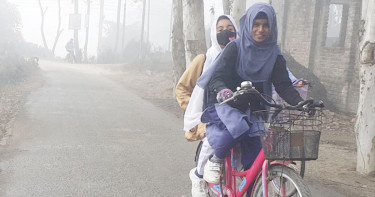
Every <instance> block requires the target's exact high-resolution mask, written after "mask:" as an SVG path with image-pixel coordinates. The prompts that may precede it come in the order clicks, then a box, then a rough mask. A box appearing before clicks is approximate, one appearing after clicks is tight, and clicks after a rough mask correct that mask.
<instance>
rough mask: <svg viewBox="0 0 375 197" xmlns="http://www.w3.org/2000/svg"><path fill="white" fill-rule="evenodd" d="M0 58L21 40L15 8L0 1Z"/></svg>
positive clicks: (2, 0) (18, 18) (19, 23)
mask: <svg viewBox="0 0 375 197" xmlns="http://www.w3.org/2000/svg"><path fill="white" fill-rule="evenodd" d="M0 4H1V6H0V13H1V14H0V29H1V31H0V57H4V56H6V55H8V52H9V50H10V49H14V43H16V42H18V41H20V40H22V38H21V34H20V26H21V18H20V16H19V11H18V10H17V8H16V6H14V5H13V4H11V3H8V2H7V1H5V0H0Z"/></svg>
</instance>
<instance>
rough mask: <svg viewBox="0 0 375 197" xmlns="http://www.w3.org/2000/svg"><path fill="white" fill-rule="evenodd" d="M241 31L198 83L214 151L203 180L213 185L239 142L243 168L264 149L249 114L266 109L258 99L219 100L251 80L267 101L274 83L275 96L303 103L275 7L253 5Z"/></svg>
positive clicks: (241, 22)
mask: <svg viewBox="0 0 375 197" xmlns="http://www.w3.org/2000/svg"><path fill="white" fill-rule="evenodd" d="M240 27H241V29H240V31H239V38H238V39H236V40H234V41H233V42H231V43H229V44H228V45H227V46H226V48H225V49H224V50H223V52H222V53H221V54H220V55H219V56H218V58H217V59H216V61H215V62H214V63H213V65H212V67H211V68H210V69H209V70H207V72H205V73H204V74H203V75H202V76H201V78H200V79H199V80H198V85H199V86H200V87H203V88H205V90H206V92H207V95H206V103H205V104H206V106H207V108H206V109H205V111H204V113H203V115H202V121H203V122H207V126H206V136H207V139H208V142H209V144H210V145H211V146H212V147H213V148H214V155H213V156H212V157H211V158H210V159H209V161H208V162H207V164H206V166H205V168H204V175H203V178H204V179H205V180H206V181H207V182H209V183H213V184H219V182H220V175H221V173H222V162H223V159H224V157H225V156H226V155H227V154H228V151H229V149H230V148H231V147H232V146H233V145H234V144H235V143H236V142H240V143H241V149H242V154H241V155H242V164H243V166H244V168H245V169H247V168H248V167H249V166H251V164H252V163H253V161H254V159H255V157H256V155H257V154H258V152H259V151H260V149H261V143H260V138H259V134H258V132H257V127H255V126H254V125H253V124H252V123H253V122H255V121H257V120H258V119H259V117H257V116H255V115H251V112H252V111H257V110H264V109H265V106H264V105H262V103H261V102H260V100H259V98H257V97H252V98H250V101H249V102H245V103H242V104H237V105H236V106H230V105H228V104H223V105H219V104H218V102H219V103H220V102H222V101H224V100H226V99H228V98H230V97H231V96H232V94H233V92H234V91H235V90H236V88H237V87H239V86H240V84H241V82H243V81H251V82H252V83H253V86H254V87H255V88H256V89H257V90H258V91H259V92H261V93H263V94H265V95H267V96H269V97H271V93H272V84H273V85H274V86H275V89H276V92H277V93H278V94H279V95H280V96H281V97H282V98H283V99H284V100H285V101H286V102H287V103H289V104H291V105H296V104H297V103H299V102H301V101H303V99H302V98H301V97H300V95H299V93H298V92H297V91H296V90H295V89H294V87H293V85H292V82H291V81H290V79H289V77H288V71H287V68H286V62H285V59H284V58H283V56H282V55H281V52H280V49H279V47H278V46H277V22H276V14H275V11H274V9H273V8H272V6H271V5H269V4H266V3H256V4H254V5H253V6H252V7H250V8H249V9H248V10H247V12H246V13H245V15H244V16H243V17H241V19H240ZM248 103H250V105H249V104H248Z"/></svg>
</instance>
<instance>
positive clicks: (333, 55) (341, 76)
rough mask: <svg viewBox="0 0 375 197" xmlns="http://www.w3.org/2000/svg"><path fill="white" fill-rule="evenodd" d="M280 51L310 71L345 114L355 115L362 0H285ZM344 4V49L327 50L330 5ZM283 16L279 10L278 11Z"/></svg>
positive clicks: (329, 48) (330, 98) (331, 48)
mask: <svg viewBox="0 0 375 197" xmlns="http://www.w3.org/2000/svg"><path fill="white" fill-rule="evenodd" d="M283 2H284V3H283V4H280V5H284V6H287V8H286V7H283V8H282V7H281V6H278V7H277V8H275V9H283V10H284V11H286V13H284V14H283V16H282V17H283V18H282V20H283V26H282V27H281V28H279V31H281V32H282V34H281V35H282V37H281V38H279V43H281V44H280V45H281V48H282V50H283V51H284V52H287V53H289V54H291V55H292V56H293V58H294V59H295V60H296V61H297V62H298V63H300V64H302V65H304V66H305V67H308V68H309V69H311V70H312V71H313V72H314V74H315V75H316V76H317V77H318V78H319V79H320V80H321V82H322V83H323V84H324V86H325V88H326V90H327V94H328V95H327V96H328V99H329V100H330V101H332V102H334V103H336V105H335V106H336V107H337V108H338V109H339V110H340V111H343V112H354V113H355V112H356V109H357V105H358V98H359V74H358V73H359V65H358V63H357V59H358V57H357V56H358V55H357V54H358V52H357V51H358V48H357V46H358V33H357V32H358V28H359V21H360V6H361V2H360V0H352V1H349V0H309V1H307V0H283ZM331 3H334V4H343V5H344V6H343V8H344V9H343V14H342V16H343V17H342V23H341V29H342V32H341V35H345V36H340V38H341V43H342V44H341V45H340V46H338V47H326V46H325V42H326V34H327V24H328V15H329V5H330V4H331ZM279 12H280V10H279Z"/></svg>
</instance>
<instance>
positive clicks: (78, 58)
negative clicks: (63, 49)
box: [74, 0, 82, 62]
mask: <svg viewBox="0 0 375 197" xmlns="http://www.w3.org/2000/svg"><path fill="white" fill-rule="evenodd" d="M74 14H78V0H74ZM74 53H75V61H76V62H81V58H82V57H81V55H82V54H81V50H80V48H79V39H78V29H75V30H74Z"/></svg>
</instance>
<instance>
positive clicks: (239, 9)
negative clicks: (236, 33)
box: [232, 0, 246, 24]
mask: <svg viewBox="0 0 375 197" xmlns="http://www.w3.org/2000/svg"><path fill="white" fill-rule="evenodd" d="M232 7H233V10H232V16H233V18H234V20H235V21H236V23H237V24H240V23H239V22H240V18H241V16H242V15H243V14H244V13H245V11H246V1H244V0H233V6H232Z"/></svg>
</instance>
